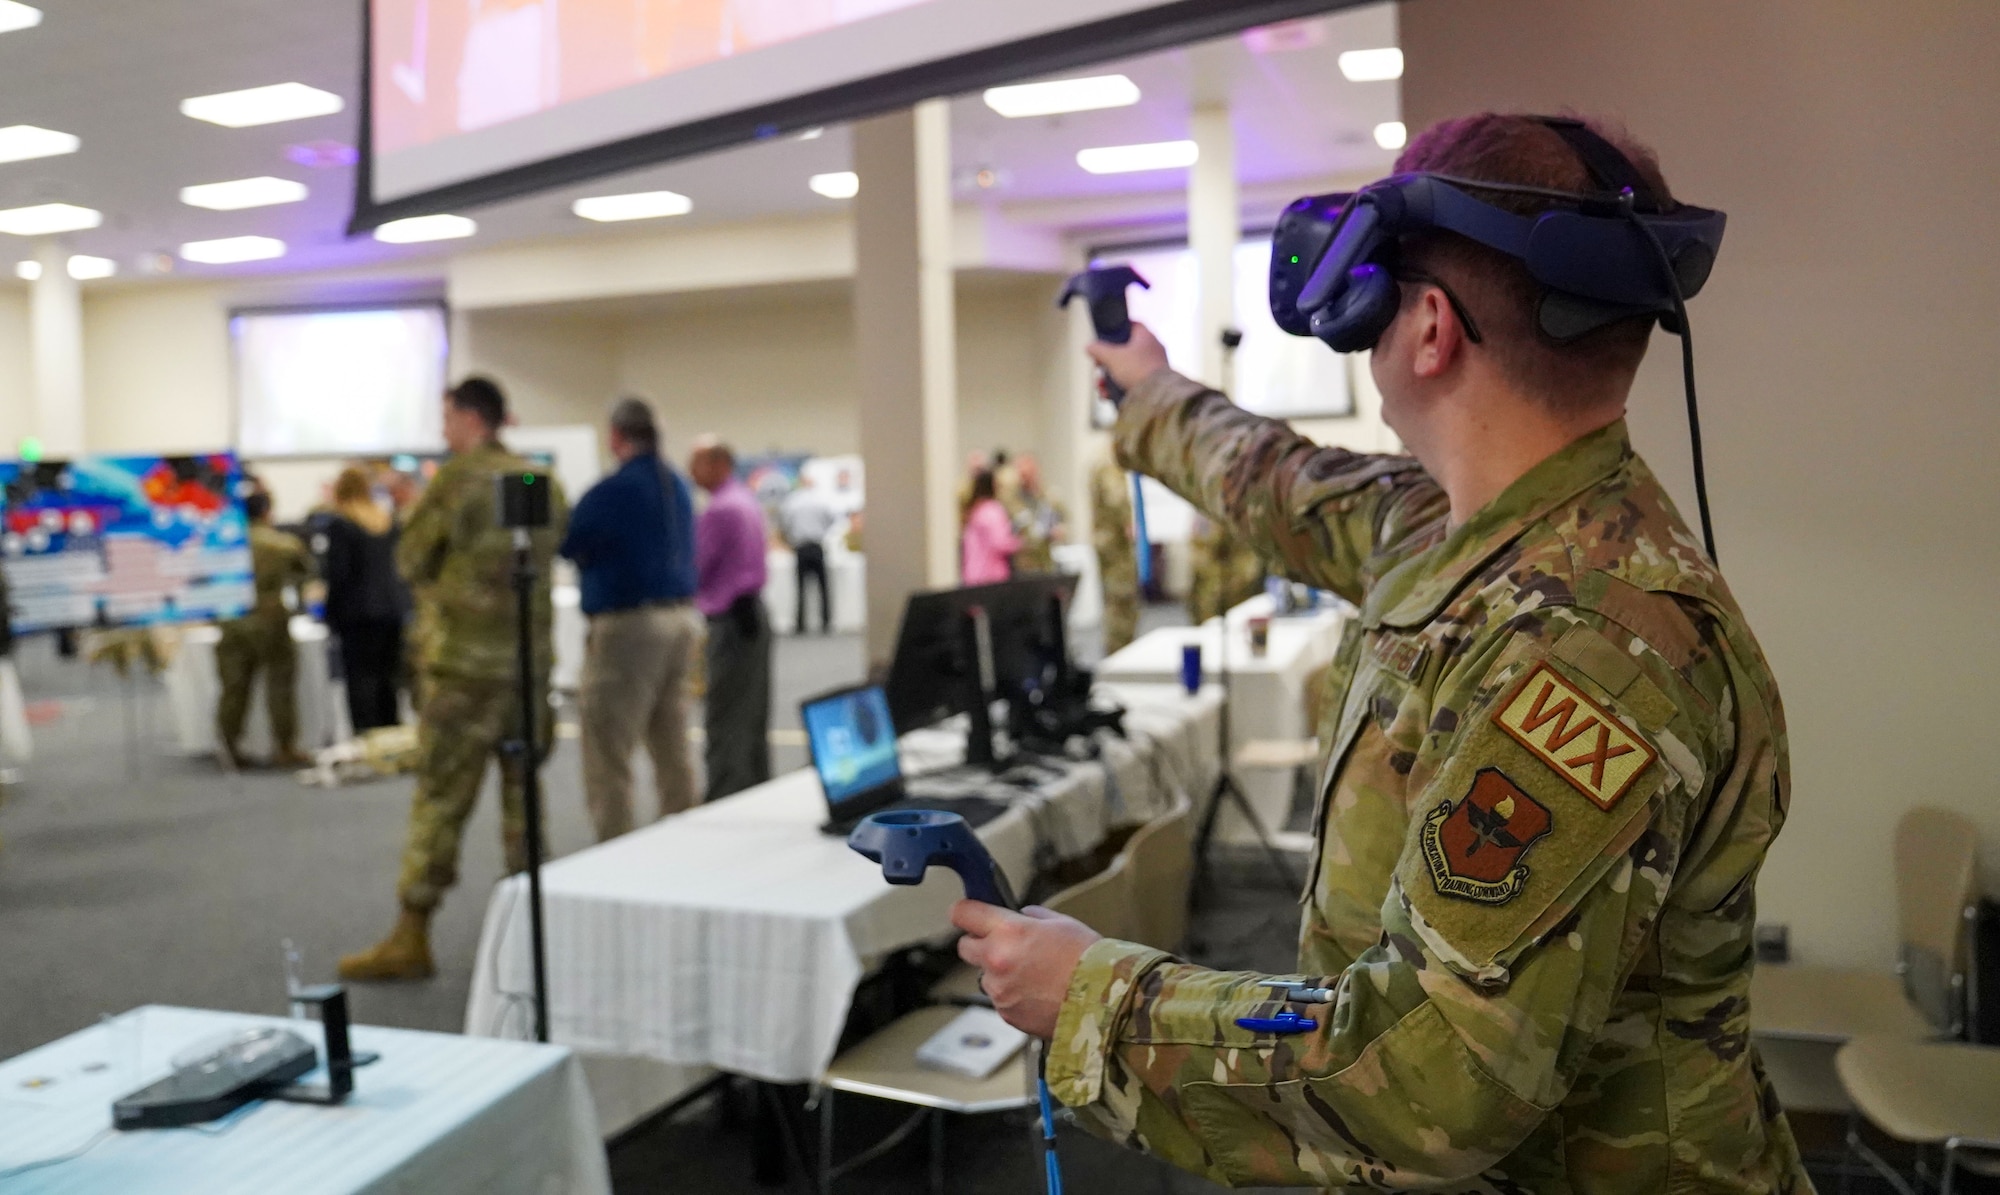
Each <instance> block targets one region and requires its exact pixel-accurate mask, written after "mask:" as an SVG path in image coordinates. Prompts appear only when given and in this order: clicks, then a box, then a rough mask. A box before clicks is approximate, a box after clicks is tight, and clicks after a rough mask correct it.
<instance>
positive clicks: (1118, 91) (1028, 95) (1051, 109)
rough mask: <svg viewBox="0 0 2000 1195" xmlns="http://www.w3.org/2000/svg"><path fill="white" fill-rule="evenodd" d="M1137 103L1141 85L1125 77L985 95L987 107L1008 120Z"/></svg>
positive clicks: (995, 90) (1032, 86)
mask: <svg viewBox="0 0 2000 1195" xmlns="http://www.w3.org/2000/svg"><path fill="white" fill-rule="evenodd" d="M1138 102H1139V85H1138V84H1137V83H1134V82H1133V81H1132V80H1130V79H1128V78H1126V77H1125V76H1124V75H1096V76H1093V77H1091V78H1088V79H1057V80H1053V81H1051V82H1048V83H1022V84H1020V85H1018V86H1014V87H994V88H991V89H989V90H988V91H987V92H986V106H987V107H988V108H991V109H993V110H994V111H995V112H998V113H999V114H1000V115H1002V116H1005V117H1008V118H1009V119H1019V118H1021V117H1023V116H1060V115H1062V114H1063V113H1065V112H1095V111H1098V110H1099V109H1103V108H1129V107H1131V106H1132V105H1133V104H1136V103H1138Z"/></svg>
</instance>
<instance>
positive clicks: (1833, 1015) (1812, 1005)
mask: <svg viewBox="0 0 2000 1195" xmlns="http://www.w3.org/2000/svg"><path fill="white" fill-rule="evenodd" d="M1978 838H1979V832H1978V829H1977V828H1976V827H1975V826H1973V825H1972V823H1971V822H1969V821H1967V820H1966V819H1965V818H1963V817H1960V816H1958V815H1957V814H1955V813H1947V812H1945V811H1944V810H1941V809H1912V810H1911V811H1910V812H1908V813H1906V814H1904V815H1903V818H1902V820H1901V821H1900V822H1898V823H1897V824H1896V846H1895V867H1896V912H1897V937H1898V940H1899V941H1900V943H1901V949H1900V956H1901V957H1900V961H1899V962H1898V964H1897V967H1896V972H1895V974H1889V973H1887V972H1878V971H1846V970H1837V969H1834V968H1828V967H1797V966H1790V965H1774V964H1766V965H1763V966H1760V967H1758V968H1757V970H1756V973H1755V974H1754V975H1753V976H1752V978H1751V982H1750V1018H1751V1021H1750V1028H1751V1032H1752V1033H1753V1034H1755V1035H1757V1036H1759V1037H1769V1038H1776V1039H1780V1040H1787V1041H1808V1042H1823V1043H1826V1044H1830V1045H1839V1044H1841V1043H1843V1042H1847V1041H1849V1040H1852V1039H1854V1038H1858V1037H1877V1038H1892V1039H1901V1040H1904V1041H1922V1040H1925V1039H1928V1038H1937V1037H1951V1036H1955V1035H1957V1034H1958V1033H1959V1031H1960V1030H1961V1029H1962V1028H1963V1027H1964V1024H1965V1015H1966V1004H1965V991H1966V982H1967V980H1966V976H1967V974H1968V959H1967V949H1966V940H1967V934H1966V930H1967V926H1968V922H1967V917H1968V915H1969V913H1970V911H1971V910H1972V909H1973V907H1974V906H1975V904H1976V902H1977V900H1978V897H1979V890H1978V882H1977V875H1976V869H1975V866H1974V858H1973V853H1974V847H1975V845H1976V843H1977V842H1978Z"/></svg>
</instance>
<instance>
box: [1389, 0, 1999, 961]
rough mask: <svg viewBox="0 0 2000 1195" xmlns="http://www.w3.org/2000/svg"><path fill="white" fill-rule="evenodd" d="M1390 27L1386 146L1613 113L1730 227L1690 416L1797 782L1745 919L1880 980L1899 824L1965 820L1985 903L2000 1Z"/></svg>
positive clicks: (1626, 10) (1687, 6)
mask: <svg viewBox="0 0 2000 1195" xmlns="http://www.w3.org/2000/svg"><path fill="white" fill-rule="evenodd" d="M1401 21H1402V36H1403V46H1404V51H1405V54H1406V60H1407V62H1408V72H1407V74H1406V75H1405V76H1404V79H1403V109H1404V112H1405V114H1406V119H1407V120H1408V122H1409V123H1410V127H1411V128H1412V129H1413V130H1414V129H1420V128H1422V127H1423V126H1424V125H1426V124H1427V123H1429V122H1431V121H1433V120H1435V119H1437V118H1439V117H1441V116H1445V115H1448V114H1452V113H1458V112H1463V111H1467V110H1472V109H1479V108H1487V107H1499V108H1512V109H1524V110H1531V111H1550V110H1555V109H1558V108H1561V107H1563V106H1574V107H1576V108H1579V109H1582V110H1584V111H1588V112H1597V113H1606V114H1611V115H1615V116H1618V117H1622V118H1623V119H1624V120H1625V121H1626V122H1627V123H1628V124H1629V125H1630V127H1631V128H1632V130H1633V131H1634V132H1635V133H1637V134H1638V135H1639V136H1640V137H1642V138H1643V139H1645V140H1648V141H1650V142H1652V143H1653V144H1654V145H1656V146H1657V147H1658V149H1659V150H1660V152H1661V155H1662V158H1663V161H1664V163H1665V165H1666V168H1667V171H1668V174H1669V177H1670V179H1671V180H1672V181H1673V182H1674V184H1675V188H1676V190H1677V191H1678V192H1679V193H1681V194H1682V195H1685V196H1686V197H1688V198H1690V199H1692V200H1695V201H1698V202H1702V203H1706V204H1710V205H1713V206H1716V207H1720V208H1723V209H1725V210H1727V211H1728V212H1729V215H1730V225H1729V233H1728V239H1727V241H1726V243H1725V245H1724V248H1723V252H1722V257H1721V261H1720V264H1719V265H1718V267H1717V269H1716V272H1715V276H1714V280H1713V282H1712V283H1711V284H1710V286H1709V288H1708V290H1707V291H1706V292H1705V293H1704V294H1703V295H1702V296H1701V297H1700V298H1699V299H1698V300H1696V302H1695V304H1694V306H1693V310H1692V318H1693V321H1694V326H1695V334H1696V342H1695V344H1696V349H1697V355H1698V358H1699V361H1698V364H1699V368H1700V379H1701V384H1702V396H1703V400H1704V405H1703V410H1702V414H1703V419H1704V431H1705V433H1706V436H1707V440H1708V446H1709V451H1708V463H1709V471H1710V477H1711V486H1712V491H1713V497H1714V502H1715V512H1716V534H1717V537H1718V539H1719V541H1720V543H1719V550H1720V554H1721V558H1722V563H1723V567H1724V570H1725V572H1726V574H1727V575H1728V577H1729V579H1730V582H1731V584H1732V585H1733V586H1734V588H1735V591H1736V593H1737V595H1738V597H1739V598H1740V600H1741V601H1742V603H1743V606H1744V608H1745V610H1746V611H1747V612H1748V614H1749V617H1750V620H1751V622H1752V624H1753V625H1754V626H1755V628H1756V629H1757V633H1758V635H1759V637H1760V638H1761V639H1762V641H1763V644H1764V647H1765V649H1766V652H1767V653H1768V655H1769V657H1770V659H1771V662H1772V664H1773V666H1774V667H1775V669H1776V671H1777V674H1778V677H1779V680H1780V683H1781V685H1782V687H1783V691H1784V694H1785V699H1786V707H1787V712H1788V715H1789V719H1790V724H1791V750H1792V773H1793V777H1794V782H1795V783H1794V798H1793V805H1792V818H1791V823H1790V824H1789V825H1788V826H1787V827H1786V829H1785V832H1784V835H1783V837H1782V839H1781V840H1780V841H1779V843H1778V845H1777V846H1776V848H1775V849H1774V850H1773V851H1772V852H1771V856H1770V861H1769V864H1768V866H1767V867H1766V869H1765V873H1764V878H1763V882H1762V883H1761V885H1760V887H1759V896H1760V907H1759V917H1760V919H1762V920H1765V921H1771V922H1786V923H1789V924H1790V925H1791V926H1792V928H1793V941H1794V946H1795V953H1796V954H1797V955H1798V956H1799V957H1800V958H1801V959H1802V960H1804V961H1811V962H1824V963H1839V964H1854V965H1865V966H1870V967H1878V968H1886V967H1887V966H1889V965H1890V964H1891V962H1892V961H1893V959H1894V936H1895V931H1894V923H1893V917H1894V904H1893V901H1894V896H1893V890H1892V884H1891V877H1890V858H1889V844H1890V838H1891V834H1892V832H1893V828H1894V825H1895V821H1896V818H1897V816H1898V815H1899V814H1901V813H1902V812H1903V811H1904V810H1906V809H1908V808H1910V807H1911V806H1913V805H1917V804H1936V805H1942V806H1946V807H1948V808H1952V809H1956V810H1959V811H1961V812H1963V813H1965V814H1966V815H1968V816H1970V817H1971V818H1973V819H1974V820H1975V821H1976V822H1978V824H1979V825H1980V827H1981V828H1982V831H1983V836H1982V841H1983V846H1984V855H1985V867H1986V875H1987V877H1988V883H1989V885H1992V884H1993V883H1994V882H1995V881H1996V880H2000V801H1996V800H1995V797H1994V793H1995V788H1996V777H2000V735H1996V734H1995V733H1994V732H1993V725H1992V723H1993V717H1992V711H1993V710H1994V708H1995V701H1994V696H1993V692H1994V687H1995V683H1996V680H2000V619H1996V618H1995V617H1994V615H1993V606H1994V595H1995V592H1996V582H1997V581H2000V564H1996V559H1995V553H1994V548H1993V542H1994V534H1993V520H1994V515H1995V512H1996V511H2000V468H1996V467H1995V465H1994V462H1993V454H1994V450H1995V446H1996V445H2000V394H1996V390H2000V335H1996V332H1995V320H1996V318H2000V231H1996V225H1995V222H1994V220H1993V205H1994V198H1995V196H1996V195H2000V155H1996V154H1995V153H1994V152H1993V146H1994V143H1995V137H1996V135H2000V87H1995V86H1994V79H1995V75H1994V72H1993V65H1992V58H1991V55H1992V49H1993V47H1994V46H1996V45H2000V5H1994V4H1990V3H1967V2H1964V0H1905V2H1904V3H1900V4H1884V3H1879V2H1864V0H1838V2H1834V0H1760V2H1759V3H1754V4H1745V3H1742V2H1741V0H1678V2H1677V3H1673V4H1607V3H1603V0H1513V2H1510V3H1506V4H1495V3H1493V2H1492V0H1422V2H1421V3H1412V4H1406V5H1405V6H1404V7H1403V9H1402V13H1401ZM1676 349H1677V345H1676V344H1675V343H1674V342H1673V341H1671V340H1669V339H1667V338H1665V337H1661V338H1659V340H1658V342H1657V343H1656V345H1655V352H1654V358H1653V360H1651V361H1650V362H1649V363H1648V366H1647V370H1646V372H1645V374H1644V376H1643V377H1642V379H1641V384H1640V388H1639V392H1638V394H1637V395H1636V398H1635V410H1634V418H1633V422H1634V428H1635V434H1636V435H1637V437H1638V440H1639V445H1640V448H1641V450H1642V451H1644V452H1645V453H1646V454H1647V455H1648V456H1649V457H1650V458H1651V460H1652V461H1653V462H1654V464H1655V465H1656V466H1657V467H1659V468H1660V469H1661V471H1662V472H1663V473H1665V474H1666V475H1667V476H1668V477H1669V478H1670V479H1672V480H1673V481H1674V482H1675V484H1676V486H1677V487H1678V488H1677V493H1679V494H1686V493H1687V491H1688V487H1687V484H1686V481H1685V478H1686V476H1687V466H1686V456H1687V453H1686V447H1685V445H1686V433H1685V430H1684V424H1683V417H1682V414H1681V400H1680V386H1679V371H1678V368H1677V365H1678V362H1677V360H1676V358H1675V357H1674V353H1675V351H1676ZM1683 507H1684V509H1686V510H1688V511H1689V513H1690V514H1691V513H1692V502H1691V500H1688V501H1685V502H1684V503H1683Z"/></svg>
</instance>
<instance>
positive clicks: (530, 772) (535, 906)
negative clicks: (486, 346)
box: [496, 473, 550, 1042]
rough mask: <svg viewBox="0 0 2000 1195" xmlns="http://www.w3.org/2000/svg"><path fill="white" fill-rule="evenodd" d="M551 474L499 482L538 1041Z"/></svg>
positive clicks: (543, 1014) (543, 1021)
mask: <svg viewBox="0 0 2000 1195" xmlns="http://www.w3.org/2000/svg"><path fill="white" fill-rule="evenodd" d="M549 489H550V485H549V479H548V475H547V474H542V473H503V474H501V475H500V477H499V479H498V482H497V485H496V490H497V493H496V500H497V504H498V509H499V512H500V525H501V526H503V527H507V528H509V529H510V530H512V531H513V533H514V622H515V648H516V653H517V654H516V657H515V665H516V678H517V680H518V681H519V684H520V687H521V722H520V732H521V733H520V737H519V738H516V739H512V740H509V741H508V742H507V743H506V744H505V746H504V747H503V748H502V750H504V751H505V752H506V754H507V755H508V757H509V758H511V759H513V760H514V761H515V763H516V765H517V766H518V767H520V769H521V804H522V806H523V810H522V813H523V820H524V821H525V823H526V825H525V827H524V828H525V829H526V831H527V833H526V838H527V841H526V843H524V844H523V845H524V846H525V847H526V848H527V856H528V859H527V863H528V939H529V949H530V950H531V952H532V954H533V958H534V982H535V1040H536V1041H540V1042H545V1041H547V1040H549V972H548V958H547V953H546V951H545V949H544V945H543V938H542V776H541V768H540V767H539V766H538V765H539V764H540V762H541V761H540V760H539V759H538V758H537V756H538V755H539V754H540V752H539V751H538V749H537V744H538V743H539V742H540V739H539V737H538V736H537V735H536V734H535V726H536V720H535V697H536V695H537V694H538V693H539V692H540V689H539V688H538V687H537V686H536V684H535V641H534V635H535V621H534V620H535V554H534V538H533V535H534V528H537V527H547V526H548V525H549Z"/></svg>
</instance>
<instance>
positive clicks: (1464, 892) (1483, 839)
mask: <svg viewBox="0 0 2000 1195" xmlns="http://www.w3.org/2000/svg"><path fill="white" fill-rule="evenodd" d="M1554 826H1555V817H1554V815H1553V814H1551V813H1550V812H1549V811H1548V808H1547V807H1546V806H1544V805H1543V804H1542V803H1541V802H1540V801H1537V800H1535V798H1533V797H1531V796H1529V795H1528V794H1527V792H1526V791H1525V790H1524V789H1522V788H1521V786H1520V785H1518V784H1516V783H1514V782H1513V781H1512V780H1510V779H1508V778H1507V774H1506V773H1505V772H1502V771H1501V770H1500V769H1499V768H1481V769H1480V770H1479V774H1478V775H1477V776H1474V777H1473V779H1472V788H1471V790H1470V791H1469V792H1467V793H1466V794H1465V797H1464V799H1463V800H1461V801H1459V803H1458V804H1457V805H1453V804H1452V803H1451V802H1449V801H1446V802H1445V803H1443V804H1441V805H1439V806H1438V807H1437V808H1436V809H1434V810H1432V811H1431V814H1430V816H1429V817H1427V818H1425V819H1424V828H1423V831H1422V833H1423V849H1424V861H1425V862H1426V863H1428V864H1429V865H1430V870H1431V882H1432V883H1433V884H1435V885H1437V890H1438V892H1439V893H1440V894H1441V895H1444V896H1456V897H1458V898H1459V899H1461V900H1471V901H1477V902H1479V903H1480V904H1483V905H1504V904H1506V903H1507V902H1508V901H1510V900H1513V899H1514V898H1515V897H1517V896H1519V895H1521V890H1522V889H1523V888H1526V887H1527V886H1528V868H1527V865H1526V864H1524V863H1522V862H1521V857H1522V856H1523V855H1525V854H1527V853H1528V850H1529V848H1530V847H1532V846H1534V845H1535V843H1537V842H1539V841H1540V840H1541V839H1542V837H1543V836H1544V835H1546V834H1547V833H1548V832H1549V831H1550V830H1551V829H1553V828H1554Z"/></svg>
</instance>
